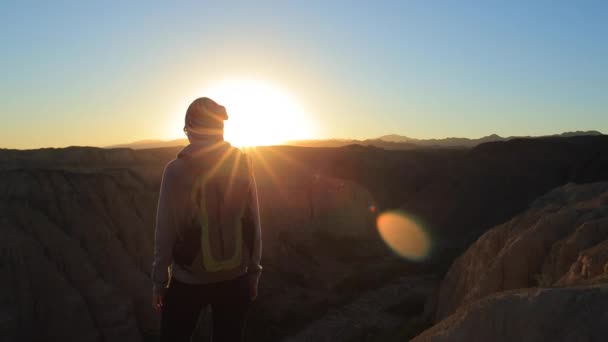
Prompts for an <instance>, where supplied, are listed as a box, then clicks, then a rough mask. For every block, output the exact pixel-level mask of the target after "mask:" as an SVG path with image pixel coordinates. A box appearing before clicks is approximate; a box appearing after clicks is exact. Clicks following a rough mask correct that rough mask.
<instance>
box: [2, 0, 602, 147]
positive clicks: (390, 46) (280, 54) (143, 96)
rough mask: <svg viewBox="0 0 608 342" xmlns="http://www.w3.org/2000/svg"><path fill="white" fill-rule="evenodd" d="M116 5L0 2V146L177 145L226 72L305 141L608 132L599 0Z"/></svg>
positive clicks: (107, 2) (117, 3)
mask: <svg viewBox="0 0 608 342" xmlns="http://www.w3.org/2000/svg"><path fill="white" fill-rule="evenodd" d="M125 3H127V1H104V2H98V3H96V4H93V2H88V1H53V2H30V1H14V2H13V1H2V2H0V42H2V44H0V56H1V57H0V58H1V60H2V63H1V64H0V117H1V120H2V121H1V125H0V147H9V148H34V147H43V146H68V145H94V146H104V145H110V144H114V143H121V142H129V141H134V140H140V139H155V138H160V139H168V138H171V137H176V136H178V134H179V133H180V132H179V128H180V127H179V125H180V122H181V116H182V115H183V112H184V111H185V108H184V106H183V104H184V103H185V102H184V101H186V100H190V97H192V96H193V95H194V96H198V95H200V96H202V95H204V94H197V93H196V92H197V91H198V90H200V89H203V88H204V87H203V85H206V84H213V82H215V81H218V80H221V79H223V78H226V77H231V78H239V77H241V78H248V79H260V80H264V81H266V82H270V83H272V84H274V85H277V86H279V87H282V88H284V89H287V90H288V91H289V92H290V93H291V94H293V95H294V97H296V98H297V101H298V102H299V103H301V104H302V105H303V107H304V108H306V110H307V112H308V113H309V115H310V117H311V118H312V120H313V121H314V122H315V123H316V126H317V130H316V132H315V137H317V138H330V137H336V138H347V137H349V138H373V137H376V136H379V135H383V134H389V133H397V134H403V135H407V136H411V137H416V138H440V137H447V136H463V137H480V136H483V135H488V134H491V133H497V134H500V135H503V136H509V135H542V134H552V133H558V132H563V131H573V130H591V129H594V130H600V131H602V132H604V133H606V132H608V113H607V108H608V96H607V95H606V94H608V39H607V38H606V37H608V2H604V1H596V2H592V1H568V2H565V1H564V2H561V1H395V2H382V1H373V2H372V1H369V2H358V1H344V2H337V1H307V2H301V1H281V2H264V1H249V2H230V1H224V2H204V1H192V2H177V1H175V2H170V1H165V2H157V1H141V2H135V1H128V4H125ZM228 110H230V108H228Z"/></svg>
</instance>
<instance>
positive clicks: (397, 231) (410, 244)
mask: <svg viewBox="0 0 608 342" xmlns="http://www.w3.org/2000/svg"><path fill="white" fill-rule="evenodd" d="M376 223H377V226H378V231H379V232H380V236H382V239H384V242H385V243H386V244H387V245H388V246H389V247H390V248H391V249H392V250H393V251H394V252H395V253H397V254H399V255H400V256H402V257H404V258H406V259H409V260H414V261H422V260H424V259H425V258H426V257H427V256H428V255H429V252H430V250H431V240H430V238H429V236H428V234H427V232H426V231H425V230H424V229H423V227H422V226H421V225H420V224H419V223H418V222H416V220H414V219H413V218H412V217H411V216H409V215H407V214H406V213H404V212H401V211H387V212H384V213H382V214H380V215H379V216H378V218H377V221H376Z"/></svg>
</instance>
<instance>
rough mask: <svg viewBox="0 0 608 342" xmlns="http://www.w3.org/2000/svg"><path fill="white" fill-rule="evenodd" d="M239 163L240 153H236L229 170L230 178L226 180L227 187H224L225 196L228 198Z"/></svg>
mask: <svg viewBox="0 0 608 342" xmlns="http://www.w3.org/2000/svg"><path fill="white" fill-rule="evenodd" d="M240 161H241V153H239V152H237V153H236V157H235V158H234V161H233V163H232V169H231V170H230V178H228V186H227V187H226V196H230V194H231V192H232V184H233V183H234V177H235V176H236V172H237V170H238V167H239V163H240Z"/></svg>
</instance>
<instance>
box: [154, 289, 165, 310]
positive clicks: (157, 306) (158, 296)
mask: <svg viewBox="0 0 608 342" xmlns="http://www.w3.org/2000/svg"><path fill="white" fill-rule="evenodd" d="M152 308H153V309H154V311H156V312H160V310H161V309H162V308H163V294H162V293H154V294H152Z"/></svg>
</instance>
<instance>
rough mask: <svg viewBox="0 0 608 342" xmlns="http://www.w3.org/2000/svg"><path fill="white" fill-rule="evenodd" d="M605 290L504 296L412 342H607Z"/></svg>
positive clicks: (607, 296) (542, 291)
mask: <svg viewBox="0 0 608 342" xmlns="http://www.w3.org/2000/svg"><path fill="white" fill-rule="evenodd" d="M607 306H608V285H606V284H602V285H595V286H584V287H568V288H544V289H529V290H516V291H509V292H504V293H500V294H496V295H492V296H489V297H486V298H484V299H482V300H480V301H478V302H475V303H473V304H471V305H466V306H464V307H462V308H460V309H459V310H458V311H456V313H454V314H453V315H451V316H450V317H448V318H446V319H445V320H443V321H441V322H440V323H438V324H437V325H435V326H433V327H432V328H430V329H428V330H426V331H425V332H423V333H422V334H420V335H418V336H417V337H416V338H414V339H413V340H412V341H413V342H426V341H446V342H447V341H454V342H456V341H471V342H486V341H497V342H503V341H504V342H509V341H521V342H536V341H605V340H606V336H608V324H606V322H608V311H607V310H606V307H607Z"/></svg>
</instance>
